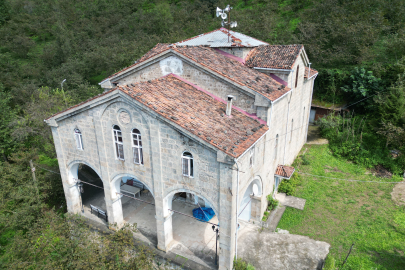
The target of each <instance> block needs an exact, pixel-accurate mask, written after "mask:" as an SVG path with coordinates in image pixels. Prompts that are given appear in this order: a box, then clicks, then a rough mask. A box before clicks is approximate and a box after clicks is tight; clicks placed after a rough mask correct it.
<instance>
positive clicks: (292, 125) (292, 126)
mask: <svg viewBox="0 0 405 270" xmlns="http://www.w3.org/2000/svg"><path fill="white" fill-rule="evenodd" d="M293 130H294V119H291V135H290V142H291V140H292V135H293Z"/></svg>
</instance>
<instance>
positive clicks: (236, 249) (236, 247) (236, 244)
mask: <svg viewBox="0 0 405 270" xmlns="http://www.w3.org/2000/svg"><path fill="white" fill-rule="evenodd" d="M233 160H234V161H235V164H236V168H237V169H238V170H237V171H236V233H235V260H236V259H238V210H239V209H238V204H239V202H238V197H239V165H238V161H237V160H236V158H234V159H233Z"/></svg>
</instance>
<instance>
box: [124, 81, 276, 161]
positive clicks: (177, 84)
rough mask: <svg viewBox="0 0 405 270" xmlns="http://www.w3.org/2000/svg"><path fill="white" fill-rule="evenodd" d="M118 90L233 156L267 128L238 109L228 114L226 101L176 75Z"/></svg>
mask: <svg viewBox="0 0 405 270" xmlns="http://www.w3.org/2000/svg"><path fill="white" fill-rule="evenodd" d="M118 89H119V90H121V91H123V92H124V93H126V94H127V95H129V96H131V97H132V98H134V99H135V100H137V101H138V102H140V103H143V104H144V105H145V106H147V107H149V108H150V109H151V110H154V111H155V112H156V113H158V114H160V115H161V116H163V117H165V118H166V119H168V120H170V121H172V122H174V123H176V124H177V125H179V126H181V127H182V128H184V129H186V130H187V131H189V132H190V133H192V134H194V135H195V136H197V137H199V138H201V139H202V140H204V141H205V142H207V143H209V144H211V145H213V146H215V147H216V148H218V149H220V150H221V151H223V152H225V153H227V154H228V155H230V156H232V157H238V156H240V155H241V154H243V153H244V152H245V150H246V149H248V148H249V147H250V146H251V145H252V144H253V143H254V142H255V141H257V140H258V139H259V138H260V137H261V136H262V135H263V134H264V133H265V132H266V131H267V130H268V126H266V125H263V124H260V123H259V122H258V121H256V120H254V119H252V118H250V117H248V116H246V115H244V114H242V113H241V112H239V111H237V110H232V116H231V117H228V116H226V114H225V111H226V104H224V103H222V102H220V101H217V100H215V99H214V98H212V97H211V96H210V95H207V94H206V93H204V92H202V91H200V90H198V89H196V88H194V87H193V86H191V85H190V84H188V83H186V82H184V81H182V80H180V79H178V78H176V77H175V76H173V75H169V76H166V77H164V78H160V79H156V80H153V81H148V82H141V83H137V84H131V85H129V86H118Z"/></svg>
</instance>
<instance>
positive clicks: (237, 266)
mask: <svg viewBox="0 0 405 270" xmlns="http://www.w3.org/2000/svg"><path fill="white" fill-rule="evenodd" d="M233 269H234V270H255V269H256V268H255V267H254V266H253V265H251V264H250V263H247V262H245V261H244V260H242V259H241V258H238V259H237V260H234V261H233Z"/></svg>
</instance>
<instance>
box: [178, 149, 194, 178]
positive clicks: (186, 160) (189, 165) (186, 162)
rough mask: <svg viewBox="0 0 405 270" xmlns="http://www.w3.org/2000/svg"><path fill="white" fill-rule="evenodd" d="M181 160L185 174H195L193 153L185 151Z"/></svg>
mask: <svg viewBox="0 0 405 270" xmlns="http://www.w3.org/2000/svg"><path fill="white" fill-rule="evenodd" d="M181 162H182V167H183V175H184V176H187V177H193V176H194V168H193V155H192V154H191V153H189V152H184V153H183V155H182V156H181Z"/></svg>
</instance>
